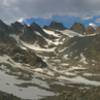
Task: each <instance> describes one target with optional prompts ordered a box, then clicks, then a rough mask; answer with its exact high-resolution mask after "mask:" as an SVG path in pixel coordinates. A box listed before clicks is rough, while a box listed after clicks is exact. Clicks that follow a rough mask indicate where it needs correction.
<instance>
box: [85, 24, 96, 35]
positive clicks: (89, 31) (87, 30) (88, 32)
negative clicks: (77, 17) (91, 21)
mask: <svg viewBox="0 0 100 100" xmlns="http://www.w3.org/2000/svg"><path fill="white" fill-rule="evenodd" d="M85 31H86V34H93V33H94V32H95V29H94V28H93V27H92V26H88V27H87V28H86V30H85Z"/></svg>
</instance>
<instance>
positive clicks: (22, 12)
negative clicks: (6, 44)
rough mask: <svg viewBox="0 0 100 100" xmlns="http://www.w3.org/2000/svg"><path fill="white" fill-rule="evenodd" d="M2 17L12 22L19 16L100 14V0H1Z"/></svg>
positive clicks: (81, 15) (0, 11) (0, 14)
mask: <svg viewBox="0 0 100 100" xmlns="http://www.w3.org/2000/svg"><path fill="white" fill-rule="evenodd" d="M0 2H1V3H0V18H1V19H3V20H5V21H6V22H8V23H9V22H12V21H15V20H17V19H19V18H22V17H23V18H27V17H33V16H35V17H36V16H38V17H45V18H47V17H49V16H52V15H73V16H79V17H86V16H94V15H99V14H100V0H0Z"/></svg>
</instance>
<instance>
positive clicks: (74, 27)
mask: <svg viewBox="0 0 100 100" xmlns="http://www.w3.org/2000/svg"><path fill="white" fill-rule="evenodd" d="M71 30H73V31H75V32H77V33H80V34H84V32H85V26H84V25H83V24H81V23H75V24H73V25H72V27H71Z"/></svg>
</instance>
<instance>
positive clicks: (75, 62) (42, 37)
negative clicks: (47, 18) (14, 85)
mask: <svg viewBox="0 0 100 100" xmlns="http://www.w3.org/2000/svg"><path fill="white" fill-rule="evenodd" d="M99 64H100V27H93V26H87V27H86V26H84V24H82V23H74V24H73V25H72V26H71V27H70V28H66V27H65V26H64V25H63V24H62V23H60V22H56V21H52V22H51V23H50V25H48V26H44V27H41V26H39V25H38V24H36V23H35V22H33V23H32V24H31V25H26V24H23V23H20V22H18V21H16V22H14V23H12V24H11V25H6V24H5V23H4V22H3V21H1V20H0V65H3V66H7V67H8V69H9V70H10V71H7V70H5V69H2V68H1V67H0V69H1V70H4V71H5V72H6V73H8V74H10V75H14V76H17V75H18V77H17V78H18V79H19V77H20V78H21V79H23V80H27V79H26V78H23V77H24V75H23V74H22V73H26V72H28V75H29V76H31V75H34V72H36V71H37V70H39V71H40V72H39V75H40V77H44V76H45V75H47V76H46V77H44V78H47V77H50V79H46V81H48V83H49V84H50V82H49V81H50V80H52V82H53V81H56V82H55V84H56V83H57V81H59V78H61V79H62V77H64V78H63V79H65V77H67V78H66V80H67V83H66V84H68V83H70V82H73V84H76V83H77V82H76V81H75V79H74V78H76V79H77V80H78V78H79V79H80V78H81V77H82V78H81V79H82V80H85V78H83V74H84V73H85V72H87V73H88V72H89V73H94V71H95V72H96V73H98V72H100V68H99ZM73 67H75V68H73ZM77 67H78V68H79V69H77ZM14 68H16V69H14ZM39 68H40V69H43V71H41V70H40V69H39ZM70 68H73V69H70ZM83 69H84V70H85V71H83ZM86 69H87V70H86ZM59 70H60V71H59ZM73 70H75V71H73ZM81 70H82V71H81ZM21 71H22V73H21ZM65 71H66V73H64V72H65ZM70 71H72V72H73V73H72V72H70ZM17 72H19V73H17ZM48 72H49V73H48ZM67 72H68V73H67ZM36 74H37V73H36ZM41 74H42V75H41ZM76 74H77V75H76ZM70 75H72V76H73V77H74V78H73V77H72V76H71V77H69V76H70ZM84 75H86V74H84ZM26 76H27V75H26ZM52 76H53V77H52ZM31 78H32V77H31ZM31 78H29V80H31ZM97 79H98V78H97ZM38 80H39V78H38ZM41 80H42V81H43V80H44V79H41ZM98 80H99V79H98ZM68 81H69V82H68ZM86 81H87V82H86V83H85V81H81V82H79V83H82V84H86V85H96V83H95V82H92V83H91V82H90V80H86ZM52 82H51V83H52ZM64 82H65V81H64ZM79 83H78V84H79ZM29 85H31V86H32V85H33V84H29ZM97 85H100V84H99V83H98V84H97ZM24 86H26V87H27V86H28V84H24ZM35 86H37V85H36V84H35ZM50 86H51V88H52V90H53V91H55V92H56V93H57V94H58V92H57V91H56V90H54V89H55V86H54V88H53V84H50ZM57 86H58V84H57ZM80 86H81V85H80ZM20 87H21V85H20ZM39 88H41V89H45V90H48V89H47V88H44V87H42V86H39ZM57 90H59V88H58V89H57ZM96 91H98V90H96ZM87 94H88V93H87ZM76 95H77V94H76ZM42 97H43V96H42ZM62 97H63V96H62ZM97 97H98V96H97ZM71 98H73V99H70V100H74V96H71ZM83 98H84V97H83ZM16 100H17V99H16ZM19 100H20V99H19ZM32 100H33V99H32ZM44 100H49V99H44ZM55 100H56V99H55ZM57 100H58V99H57ZM63 100H67V99H63ZM68 100H69V99H68ZM75 100H76V99H75ZM80 100H83V99H80ZM87 100H89V99H87ZM91 100H92V99H91ZM94 100H98V99H94Z"/></svg>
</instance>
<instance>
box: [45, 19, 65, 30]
mask: <svg viewBox="0 0 100 100" xmlns="http://www.w3.org/2000/svg"><path fill="white" fill-rule="evenodd" d="M44 28H45V29H50V30H65V29H66V27H65V26H64V25H63V24H62V23H60V22H57V21H52V22H51V23H50V25H49V26H44Z"/></svg>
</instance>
